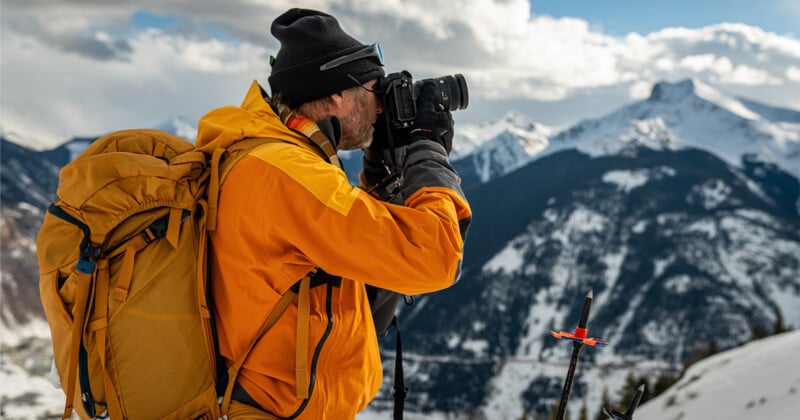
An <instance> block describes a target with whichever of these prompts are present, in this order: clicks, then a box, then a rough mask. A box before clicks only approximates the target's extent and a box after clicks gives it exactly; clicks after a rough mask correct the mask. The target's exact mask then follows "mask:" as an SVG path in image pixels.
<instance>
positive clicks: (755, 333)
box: [750, 324, 767, 341]
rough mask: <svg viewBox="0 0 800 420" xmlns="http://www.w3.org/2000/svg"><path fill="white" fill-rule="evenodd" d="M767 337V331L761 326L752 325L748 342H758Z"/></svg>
mask: <svg viewBox="0 0 800 420" xmlns="http://www.w3.org/2000/svg"><path fill="white" fill-rule="evenodd" d="M766 336H767V330H766V328H764V327H763V326H762V325H761V324H756V325H753V328H752V329H751V330H750V341H755V340H760V339H762V338H764V337H766Z"/></svg>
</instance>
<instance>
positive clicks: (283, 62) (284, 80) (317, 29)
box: [269, 9, 384, 108]
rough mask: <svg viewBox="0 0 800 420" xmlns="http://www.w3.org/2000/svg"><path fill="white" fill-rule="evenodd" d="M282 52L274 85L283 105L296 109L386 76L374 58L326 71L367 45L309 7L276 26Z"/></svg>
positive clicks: (271, 81) (275, 64)
mask: <svg viewBox="0 0 800 420" xmlns="http://www.w3.org/2000/svg"><path fill="white" fill-rule="evenodd" d="M271 32H272V35H274V36H275V38H277V39H278V41H280V42H281V48H280V50H279V51H278V54H277V55H276V56H275V59H274V61H273V63H272V73H271V75H270V76H269V86H270V88H271V89H272V94H273V95H275V94H280V95H281V97H282V102H283V103H285V104H286V105H288V106H290V107H293V108H294V107H296V106H298V105H301V104H303V103H306V102H310V101H313V100H315V99H319V98H324V97H326V96H329V95H332V94H334V93H336V92H341V91H343V90H345V89H348V88H352V87H355V86H356V83H355V82H354V81H353V80H352V79H351V78H350V77H348V75H350V76H352V77H353V78H355V79H356V80H357V81H358V82H359V83H362V84H363V83H366V82H368V81H370V80H372V79H377V78H378V77H380V76H383V74H384V73H383V67H382V64H380V62H379V61H378V60H377V59H376V58H374V57H367V58H362V59H360V60H356V61H352V62H349V63H345V64H342V65H340V66H337V67H333V68H330V69H327V70H320V69H319V68H320V66H321V65H323V64H325V63H327V62H329V61H331V60H333V59H335V58H338V57H341V56H344V55H347V54H350V53H352V52H354V51H358V50H359V49H361V48H364V47H366V45H364V44H362V43H360V42H358V41H357V40H356V39H355V38H353V37H351V36H350V35H348V34H346V33H345V32H344V31H343V30H342V28H341V27H340V26H339V22H338V21H337V20H336V18H335V17H333V16H331V15H329V14H327V13H322V12H318V11H316V10H307V9H290V10H288V11H287V12H286V13H284V14H282V15H280V16H278V17H277V18H276V19H275V20H274V21H273V22H272V28H271Z"/></svg>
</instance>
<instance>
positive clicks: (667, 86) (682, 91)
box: [650, 79, 698, 102]
mask: <svg viewBox="0 0 800 420" xmlns="http://www.w3.org/2000/svg"><path fill="white" fill-rule="evenodd" d="M697 83H698V82H697V81H695V80H694V79H685V80H681V81H679V82H675V83H671V82H658V83H656V84H655V86H653V90H652V91H651V93H650V100H651V101H659V102H674V101H677V100H680V99H683V98H685V97H687V96H690V95H694V94H696V93H697V92H696V86H697Z"/></svg>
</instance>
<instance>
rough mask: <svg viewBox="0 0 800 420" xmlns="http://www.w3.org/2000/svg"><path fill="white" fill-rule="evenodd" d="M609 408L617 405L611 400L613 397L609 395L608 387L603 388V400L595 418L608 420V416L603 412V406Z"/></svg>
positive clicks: (595, 419) (596, 419)
mask: <svg viewBox="0 0 800 420" xmlns="http://www.w3.org/2000/svg"><path fill="white" fill-rule="evenodd" d="M604 407H605V408H607V409H608V410H609V411H610V410H613V409H615V408H616V407H615V406H614V404H613V403H612V402H611V398H609V397H608V388H603V400H602V401H601V402H600V409H599V410H598V411H597V414H595V415H594V420H606V419H607V417H606V415H605V414H604V413H603V408H604Z"/></svg>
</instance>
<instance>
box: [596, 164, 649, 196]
mask: <svg viewBox="0 0 800 420" xmlns="http://www.w3.org/2000/svg"><path fill="white" fill-rule="evenodd" d="M647 180H648V171H647V170H637V171H610V172H606V173H605V174H603V182H606V183H609V184H616V186H617V188H619V189H620V190H622V191H625V192H626V193H629V192H631V190H633V189H635V188H639V187H641V186H642V185H644V184H646V183H647Z"/></svg>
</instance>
